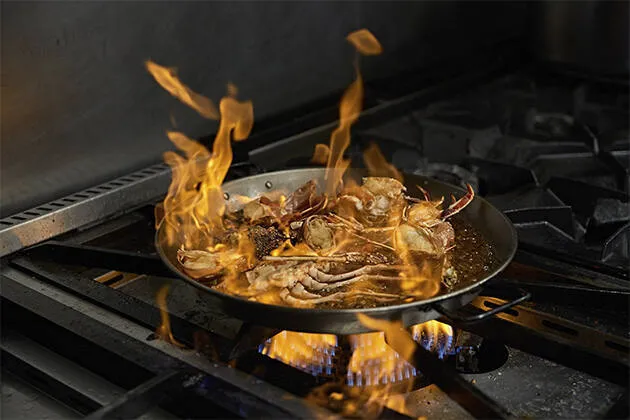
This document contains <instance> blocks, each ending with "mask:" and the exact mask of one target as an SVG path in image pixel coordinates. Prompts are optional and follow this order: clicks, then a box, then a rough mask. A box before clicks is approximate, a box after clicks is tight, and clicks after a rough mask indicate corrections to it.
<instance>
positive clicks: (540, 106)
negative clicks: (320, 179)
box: [0, 63, 630, 419]
mask: <svg viewBox="0 0 630 420" xmlns="http://www.w3.org/2000/svg"><path fill="white" fill-rule="evenodd" d="M473 70H474V71H470V72H467V73H466V74H465V75H460V76H457V77H453V78H452V79H451V80H449V82H448V83H441V84H440V83H438V84H435V83H432V82H431V78H430V77H419V78H411V79H409V80H407V79H404V80H403V79H399V80H397V81H395V82H393V83H392V82H390V83H389V84H383V83H381V84H378V83H375V84H373V85H371V86H370V85H368V86H367V91H366V92H367V93H366V103H365V111H364V112H363V114H362V116H361V119H360V122H359V124H358V125H357V130H356V132H355V133H354V135H353V143H352V145H351V147H350V149H349V150H348V157H349V158H350V159H352V160H353V164H354V166H360V165H361V164H362V163H361V159H360V157H361V152H362V150H363V149H364V148H365V147H366V146H367V145H368V144H370V143H371V142H376V143H377V144H378V145H379V146H380V148H381V150H383V152H384V154H385V155H386V157H387V158H388V159H389V160H390V161H391V162H392V163H393V164H394V165H395V166H396V167H398V168H399V169H401V170H403V171H404V172H407V173H416V174H423V175H428V176H431V177H434V178H438V179H441V180H444V181H447V182H450V183H452V184H461V185H464V184H465V183H469V184H471V185H472V186H473V187H474V189H475V190H476V191H477V192H478V194H480V195H482V196H484V197H485V198H486V199H488V200H489V201H490V202H491V203H493V204H494V205H495V206H497V207H498V208H499V209H500V210H502V211H503V212H504V213H505V214H506V215H507V216H508V217H509V218H510V219H511V220H512V222H513V223H514V225H515V226H516V228H517V230H518V233H519V249H518V252H517V255H516V257H515V259H514V261H513V263H511V264H510V266H509V267H508V268H507V269H506V270H505V272H503V273H502V274H501V275H500V276H499V278H497V279H495V280H493V281H492V282H491V283H490V285H489V286H488V287H485V288H484V289H483V292H482V296H480V297H478V298H476V299H475V300H474V301H473V303H472V304H470V305H468V306H466V307H464V308H463V309H462V310H461V311H460V312H458V313H457V314H455V315H454V316H453V317H450V318H442V319H439V320H438V321H431V322H430V323H427V324H422V325H417V326H414V327H412V328H411V329H410V331H409V332H410V334H411V336H412V337H413V339H414V340H415V342H416V343H417V349H416V350H415V352H414V353H413V354H412V355H411V357H410V359H409V360H403V359H402V358H401V357H400V355H399V353H397V351H396V350H395V349H394V347H395V346H393V345H392V346H390V345H389V344H388V343H387V342H386V341H385V338H384V336H383V335H382V334H381V333H370V334H364V335H357V336H325V335H316V334H300V333H295V332H291V331H277V330H272V329H269V328H265V327H261V326H258V325H254V324H249V323H244V322H242V321H240V320H238V319H235V318H230V317H226V316H225V315H222V314H220V313H219V312H217V311H216V310H215V308H213V307H212V306H210V305H209V304H207V303H206V301H205V300H202V299H200V298H199V297H198V295H197V293H198V292H197V290H196V289H195V288H193V287H191V286H189V285H188V284H186V283H184V282H182V281H180V280H178V279H174V278H172V275H171V273H170V272H169V271H168V270H167V269H166V268H165V267H164V265H163V264H162V263H161V261H160V260H159V258H158V257H157V255H156V252H155V248H154V235H155V227H154V206H155V204H156V203H157V202H159V201H160V200H161V199H162V198H163V196H164V194H165V192H166V189H167V187H168V183H169V181H170V171H169V169H168V167H167V166H166V165H164V164H156V165H154V166H152V167H149V168H146V169H143V170H140V171H137V172H134V173H130V174H128V175H126V176H123V177H121V178H118V179H115V180H112V181H111V182H108V183H105V184H101V185H97V186H94V187H93V188H90V189H88V190H85V191H81V192H78V193H76V194H72V195H70V196H67V197H63V198H61V199H59V200H55V201H53V202H50V203H47V204H45V205H42V206H40V207H38V208H35V209H31V210H28V211H25V212H22V213H20V214H16V215H13V216H11V217H8V218H5V219H3V220H0V224H1V226H2V231H0V235H1V238H2V255H3V256H4V259H3V266H2V277H1V280H2V291H1V295H2V362H3V364H2V366H3V408H4V410H5V411H4V414H5V415H8V416H11V415H13V416H18V415H19V416H28V417H40V416H44V415H52V416H60V417H72V416H79V415H83V416H86V415H87V416H89V417H91V418H95V419H96V418H105V417H112V416H115V417H138V416H148V417H165V418H171V417H186V418H199V417H201V418H233V417H274V418H276V417H277V418H289V417H290V418H314V417H318V416H322V417H340V416H344V415H345V416H348V415H351V416H377V417H379V418H418V417H427V418H432V417H439V418H468V417H475V418H487V417H499V418H503V417H505V418H507V417H510V416H517V417H536V418H538V417H544V418H548V417H565V418H577V417H588V418H593V417H607V418H624V417H627V416H628V380H629V358H628V352H629V351H630V341H629V338H630V337H629V333H628V328H627V326H628V320H629V315H628V302H629V301H628V298H629V297H630V278H629V275H628V270H627V267H628V263H629V252H628V251H629V245H628V241H629V239H630V221H629V211H628V192H629V191H628V188H629V186H628V162H629V160H630V143H629V140H628V138H629V137H628V122H627V114H628V94H627V85H623V84H621V85H615V84H613V83H609V82H606V83H604V82H601V83H599V82H589V81H586V80H582V79H578V78H575V77H568V76H558V75H550V74H545V73H540V72H537V71H535V70H531V71H530V70H526V71H518V72H514V73H506V69H505V66H504V65H503V64H501V65H498V64H496V63H495V64H493V65H492V66H488V67H485V66H482V67H479V68H478V69H473ZM401 92H404V93H401ZM409 92H411V93H409ZM324 108H325V107H324ZM331 110H333V111H334V106H332V105H331V108H330V109H328V108H325V109H317V110H315V111H313V110H307V111H305V112H304V114H303V115H302V116H301V117H300V118H294V119H293V120H292V121H293V123H291V124H267V125H265V124H263V125H262V126H263V129H262V130H261V131H260V132H259V133H258V134H257V135H254V136H253V138H252V139H251V143H250V144H249V145H246V144H244V143H239V144H238V145H237V147H241V145H242V147H246V148H243V149H238V148H237V149H235V161H234V163H233V165H232V168H231V170H230V173H229V175H228V177H229V178H230V179H235V178H240V177H243V176H248V175H253V174H257V173H261V172H266V171H272V170H277V169H283V168H292V167H300V166H307V165H309V159H310V157H311V154H312V150H313V146H314V145H315V144H316V143H321V142H325V141H326V138H327V135H328V134H329V133H330V131H331V129H332V128H334V126H335V123H334V121H332V120H328V119H327V118H328V117H327V116H328V115H329V114H331V113H330V112H329V111H331ZM332 115H334V113H332ZM248 142H249V140H248ZM245 143H247V142H245ZM165 287H167V289H165ZM515 289H520V290H524V291H526V292H528V293H529V294H530V295H531V299H530V300H529V301H527V302H524V303H522V304H520V305H518V306H515V307H513V308H511V309H509V310H507V311H505V312H501V313H498V314H496V315H495V316H493V317H490V318H488V319H485V320H483V321H480V322H471V321H470V319H471V317H472V318H474V317H475V316H478V315H479V314H480V313H482V312H483V311H490V310H492V309H494V308H496V307H498V306H499V305H501V304H502V303H504V302H505V301H506V300H508V299H510V296H511V293H512V292H513V291H514V290H515ZM166 290H167V291H168V294H167V297H166V299H164V300H162V299H161V298H159V296H160V295H161V294H162V293H164V291H166ZM160 309H162V310H163V311H165V312H166V313H168V317H166V318H167V322H168V324H169V327H170V331H171V332H172V336H168V335H166V336H165V335H164V334H157V333H156V329H157V327H158V326H159V325H162V326H164V322H165V317H164V313H161V312H160ZM165 338H166V339H165ZM379 384H380V385H390V388H389V389H390V394H391V395H389V396H388V397H387V398H385V397H382V398H380V399H379V398H377V397H375V395H376V396H378V394H375V393H374V392H372V391H370V390H371V389H372V388H374V387H375V386H376V385H379ZM370 397H372V399H370ZM374 401H377V402H379V404H377V406H378V407H377V408H378V409H377V410H376V411H370V410H368V408H369V407H371V405H374ZM366 407H367V408H366Z"/></svg>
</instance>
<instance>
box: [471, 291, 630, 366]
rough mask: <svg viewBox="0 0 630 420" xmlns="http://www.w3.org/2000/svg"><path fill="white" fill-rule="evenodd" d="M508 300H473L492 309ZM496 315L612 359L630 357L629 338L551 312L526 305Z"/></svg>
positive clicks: (480, 305)
mask: <svg viewBox="0 0 630 420" xmlns="http://www.w3.org/2000/svg"><path fill="white" fill-rule="evenodd" d="M503 303H505V301H504V300H502V299H497V298H489V297H477V298H475V299H474V300H473V302H472V304H473V305H474V306H476V307H478V308H480V309H484V310H487V309H492V308H494V307H496V306H499V305H502V304H503ZM496 317H498V318H501V319H504V320H506V321H509V322H512V323H514V324H518V325H521V326H523V327H526V328H529V329H532V330H535V331H537V332H538V333H541V334H543V335H547V336H549V335H552V336H554V338H555V339H556V340H559V341H562V342H564V343H569V344H571V345H572V346H573V347H580V348H590V349H594V350H596V351H597V352H598V354H601V355H606V356H608V357H610V358H612V359H622V360H628V352H629V351H630V340H625V339H623V338H621V337H618V336H614V335H611V334H606V333H603V332H601V331H598V330H595V329H593V328H588V327H586V326H584V325H581V324H578V323H575V322H572V321H568V320H566V319H562V318H558V317H555V316H550V315H547V314H544V313H542V312H538V311H535V310H533V309H530V308H525V307H523V306H517V307H514V308H510V309H509V310H507V311H505V312H504V313H499V314H497V315H496Z"/></svg>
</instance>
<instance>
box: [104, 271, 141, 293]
mask: <svg viewBox="0 0 630 420" xmlns="http://www.w3.org/2000/svg"><path fill="white" fill-rule="evenodd" d="M141 277H144V275H138V274H132V273H121V272H120V271H109V272H107V273H105V274H102V275H100V276H98V277H95V278H94V280H95V281H97V282H99V283H101V284H104V285H106V286H109V287H111V288H112V289H118V288H119V287H122V286H124V285H125V284H128V283H131V282H132V281H136V280H138V279H139V278H141Z"/></svg>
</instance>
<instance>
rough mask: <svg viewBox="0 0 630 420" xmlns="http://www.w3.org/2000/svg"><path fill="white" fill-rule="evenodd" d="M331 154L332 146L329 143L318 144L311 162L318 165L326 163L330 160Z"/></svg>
mask: <svg viewBox="0 0 630 420" xmlns="http://www.w3.org/2000/svg"><path fill="white" fill-rule="evenodd" d="M329 156H330V148H329V147H328V145H327V144H321V143H320V144H316V145H315V152H314V153H313V157H312V158H311V162H313V163H315V164H316V165H325V164H326V163H327V162H328V157H329Z"/></svg>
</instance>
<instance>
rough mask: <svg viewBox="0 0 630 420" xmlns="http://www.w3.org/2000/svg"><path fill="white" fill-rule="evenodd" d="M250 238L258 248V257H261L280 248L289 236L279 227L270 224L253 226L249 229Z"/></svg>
mask: <svg viewBox="0 0 630 420" xmlns="http://www.w3.org/2000/svg"><path fill="white" fill-rule="evenodd" d="M248 236H249V239H250V240H251V241H252V243H253V244H254V248H255V249H256V258H258V259H261V258H262V257H264V256H265V255H269V254H270V253H271V251H273V250H274V249H276V248H278V247H279V246H280V245H281V244H282V243H283V242H284V241H285V240H286V239H287V238H286V237H285V236H284V235H283V234H282V232H280V230H279V229H277V228H275V227H273V226H270V227H263V226H259V225H256V226H252V227H250V228H249V231H248Z"/></svg>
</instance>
